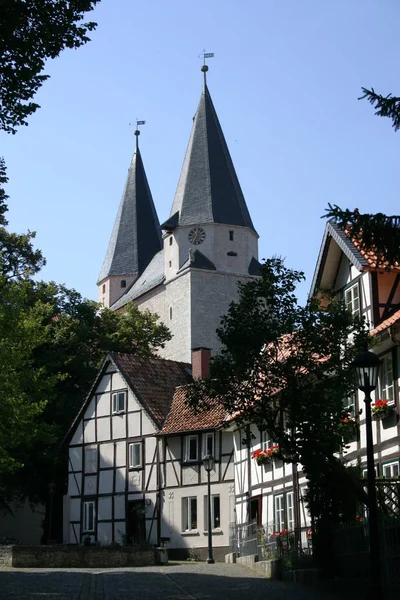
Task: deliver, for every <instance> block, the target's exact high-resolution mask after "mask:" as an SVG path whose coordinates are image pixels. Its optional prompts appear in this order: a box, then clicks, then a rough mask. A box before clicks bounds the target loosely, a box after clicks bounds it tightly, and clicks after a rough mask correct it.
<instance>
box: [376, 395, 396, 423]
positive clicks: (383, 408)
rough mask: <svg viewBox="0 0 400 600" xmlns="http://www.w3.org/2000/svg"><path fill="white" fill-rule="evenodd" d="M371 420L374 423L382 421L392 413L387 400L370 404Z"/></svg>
mask: <svg viewBox="0 0 400 600" xmlns="http://www.w3.org/2000/svg"><path fill="white" fill-rule="evenodd" d="M371 412H372V418H373V419H374V420H375V421H382V420H383V419H386V418H387V417H390V415H391V414H392V413H393V408H392V407H391V406H389V400H377V401H376V402H374V403H373V404H371Z"/></svg>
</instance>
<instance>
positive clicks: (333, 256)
mask: <svg viewBox="0 0 400 600" xmlns="http://www.w3.org/2000/svg"><path fill="white" fill-rule="evenodd" d="M332 240H333V241H334V242H336V244H335V245H332ZM341 251H342V252H343V253H344V255H345V256H347V258H348V259H349V260H350V261H351V262H352V263H353V265H354V266H355V267H356V268H357V269H358V270H359V271H362V270H364V269H366V268H367V267H368V266H369V264H368V261H367V260H366V259H365V258H364V256H363V255H362V254H361V252H360V251H359V250H358V248H357V247H356V246H355V245H354V244H353V242H352V241H351V239H350V237H349V235H348V234H346V232H345V231H343V229H341V228H340V227H339V226H338V225H336V223H334V222H333V221H328V223H327V224H326V227H325V232H324V236H323V238H322V244H321V248H320V251H319V255H318V260H317V265H316V267H315V271H314V277H313V280H312V283H311V289H310V296H312V295H313V294H314V293H315V291H316V289H317V288H319V287H322V288H323V289H328V287H327V286H326V285H324V283H323V275H324V270H325V269H326V267H328V268H332V272H333V271H335V273H336V269H337V266H338V264H339V261H340V256H341ZM321 282H322V285H321ZM332 285H333V283H332Z"/></svg>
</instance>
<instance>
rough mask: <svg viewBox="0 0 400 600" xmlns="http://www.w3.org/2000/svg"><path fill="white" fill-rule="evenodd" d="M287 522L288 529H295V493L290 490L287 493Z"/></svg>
mask: <svg viewBox="0 0 400 600" xmlns="http://www.w3.org/2000/svg"><path fill="white" fill-rule="evenodd" d="M286 523H287V529H289V531H293V529H294V493H293V492H288V493H287V494H286Z"/></svg>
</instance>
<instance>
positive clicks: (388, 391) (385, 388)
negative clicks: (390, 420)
mask: <svg viewBox="0 0 400 600" xmlns="http://www.w3.org/2000/svg"><path fill="white" fill-rule="evenodd" d="M379 398H380V399H381V400H389V402H390V403H392V402H394V379H393V359H392V353H391V352H389V353H388V354H385V355H384V356H383V357H382V361H381V368H380V372H379Z"/></svg>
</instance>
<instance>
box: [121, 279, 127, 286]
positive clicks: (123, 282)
mask: <svg viewBox="0 0 400 600" xmlns="http://www.w3.org/2000/svg"><path fill="white" fill-rule="evenodd" d="M121 287H122V288H124V287H126V280H125V279H121Z"/></svg>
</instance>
